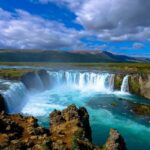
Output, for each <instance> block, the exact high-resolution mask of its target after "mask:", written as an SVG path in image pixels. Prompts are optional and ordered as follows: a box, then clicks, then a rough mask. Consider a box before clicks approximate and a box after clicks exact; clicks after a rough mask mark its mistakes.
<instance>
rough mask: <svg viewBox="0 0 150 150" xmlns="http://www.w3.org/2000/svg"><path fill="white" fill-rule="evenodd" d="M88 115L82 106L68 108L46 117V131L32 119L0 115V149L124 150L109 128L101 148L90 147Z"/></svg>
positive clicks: (124, 147)
mask: <svg viewBox="0 0 150 150" xmlns="http://www.w3.org/2000/svg"><path fill="white" fill-rule="evenodd" d="M91 134H92V132H91V128H90V124H89V115H88V112H87V110H86V109H85V108H84V107H81V108H79V109H78V108H77V107H76V106H75V105H70V106H69V107H68V108H66V109H64V110H63V111H57V110H54V111H53V112H52V113H51V114H50V130H48V129H45V128H42V127H40V126H39V125H38V124H37V119H35V118H34V117H24V116H22V115H20V114H16V115H8V114H5V113H4V112H3V111H2V112H1V113H0V149H4V150H9V149H11V150H16V149H18V150H22V149H25V150H26V149H32V150H52V149H53V150H126V145H125V143H124V140H123V138H122V136H121V135H120V134H119V133H118V131H116V130H114V129H111V130H110V134H109V138H108V140H107V142H106V144H105V145H103V146H101V147H98V146H95V145H94V144H92V136H91Z"/></svg>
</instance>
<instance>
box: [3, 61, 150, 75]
mask: <svg viewBox="0 0 150 150" xmlns="http://www.w3.org/2000/svg"><path fill="white" fill-rule="evenodd" d="M0 65H9V66H14V65H17V66H36V67H39V66H44V67H50V68H54V69H62V68H63V69H69V68H84V69H96V70H109V71H122V72H129V73H136V72H137V73H150V63H50V62H0Z"/></svg>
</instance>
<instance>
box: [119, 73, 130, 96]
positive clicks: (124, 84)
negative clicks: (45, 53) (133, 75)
mask: <svg viewBox="0 0 150 150" xmlns="http://www.w3.org/2000/svg"><path fill="white" fill-rule="evenodd" d="M128 79H129V75H126V76H125V77H124V78H123V81H122V85H121V92H123V93H128V92H129V84H128Z"/></svg>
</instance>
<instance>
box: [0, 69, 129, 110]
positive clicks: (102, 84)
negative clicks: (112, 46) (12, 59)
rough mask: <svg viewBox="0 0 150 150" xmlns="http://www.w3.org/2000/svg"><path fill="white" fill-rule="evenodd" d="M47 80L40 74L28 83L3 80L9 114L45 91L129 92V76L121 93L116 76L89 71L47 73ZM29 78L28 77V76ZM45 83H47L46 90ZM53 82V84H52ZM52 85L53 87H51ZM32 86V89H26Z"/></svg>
mask: <svg viewBox="0 0 150 150" xmlns="http://www.w3.org/2000/svg"><path fill="white" fill-rule="evenodd" d="M46 73H47V74H48V77H47V80H51V82H50V81H43V79H42V78H41V76H40V75H39V74H37V73H36V74H35V76H33V74H32V76H31V78H29V79H28V80H27V81H26V82H28V83H27V84H26V83H25V85H24V83H22V82H17V83H16V82H15V83H13V82H11V81H7V80H1V85H2V84H3V87H4V85H8V86H9V88H8V89H7V90H6V91H1V92H2V93H3V96H4V98H5V103H6V106H7V111H8V112H17V111H18V110H21V108H22V107H23V105H24V104H25V103H28V97H30V96H31V95H32V96H34V97H35V95H37V94H39V93H41V92H44V90H48V91H49V90H51V89H56V88H57V89H60V90H61V91H62V89H63V90H64V91H68V89H72V90H78V91H80V92H86V93H91V94H92V93H94V92H96V93H105V94H121V93H122V94H125V93H127V92H129V91H128V75H127V76H125V77H124V79H123V81H122V85H121V88H120V92H116V91H115V90H114V78H115V74H111V73H103V72H88V71H77V70H70V71H63V70H61V71H47V72H46ZM27 77H28V76H27ZM32 78H33V79H32ZM44 82H47V86H46V89H45V87H44ZM52 82H53V83H52ZM50 84H52V85H50ZM26 85H28V86H29V85H30V86H31V87H28V86H27V87H26Z"/></svg>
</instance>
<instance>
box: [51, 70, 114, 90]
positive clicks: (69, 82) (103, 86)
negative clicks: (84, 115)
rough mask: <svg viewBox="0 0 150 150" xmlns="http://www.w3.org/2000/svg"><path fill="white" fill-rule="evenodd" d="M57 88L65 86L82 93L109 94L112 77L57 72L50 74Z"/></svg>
mask: <svg viewBox="0 0 150 150" xmlns="http://www.w3.org/2000/svg"><path fill="white" fill-rule="evenodd" d="M48 73H49V75H50V76H51V77H53V78H54V80H55V81H56V84H57V86H60V85H65V86H69V87H71V88H76V89H78V90H82V91H87V90H91V91H100V92H110V91H113V87H114V75H113V74H109V73H95V72H78V71H59V72H50V71H48Z"/></svg>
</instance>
